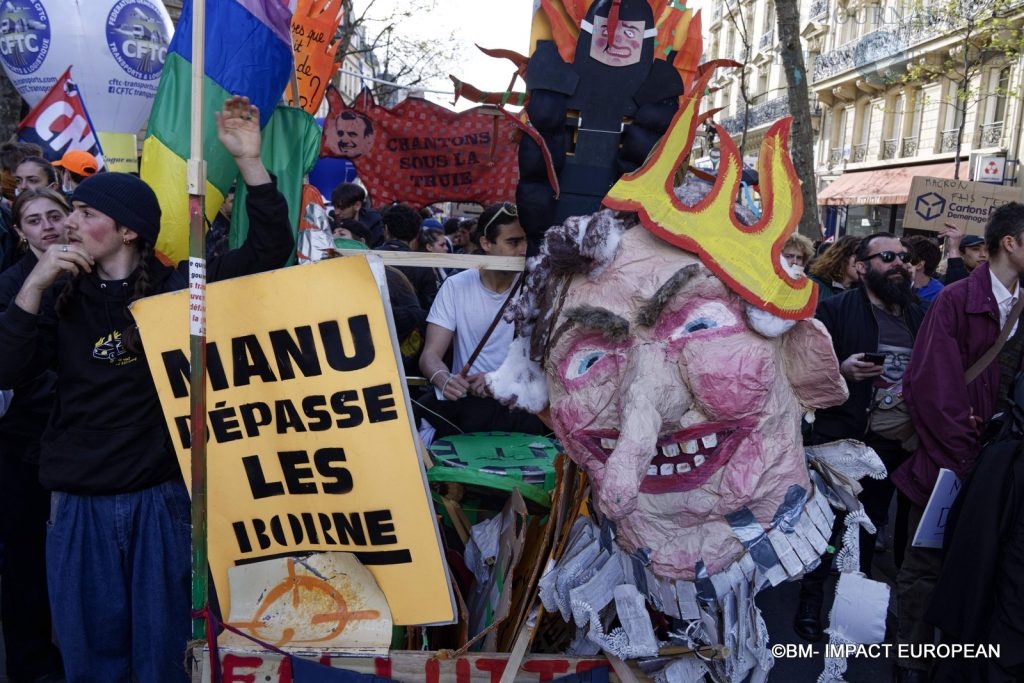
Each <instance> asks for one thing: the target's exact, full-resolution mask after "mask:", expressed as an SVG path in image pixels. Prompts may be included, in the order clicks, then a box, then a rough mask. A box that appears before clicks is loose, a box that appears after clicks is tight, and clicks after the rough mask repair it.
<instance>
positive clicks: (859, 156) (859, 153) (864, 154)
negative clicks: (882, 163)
mask: <svg viewBox="0 0 1024 683" xmlns="http://www.w3.org/2000/svg"><path fill="white" fill-rule="evenodd" d="M867 158H868V145H867V143H866V142H865V143H861V144H859V145H854V146H853V163H855V164H859V163H860V162H862V161H864V160H865V159H867Z"/></svg>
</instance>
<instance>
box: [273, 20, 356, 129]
mask: <svg viewBox="0 0 1024 683" xmlns="http://www.w3.org/2000/svg"><path fill="white" fill-rule="evenodd" d="M343 12H344V7H343V5H342V3H341V2H336V0H299V4H298V7H297V8H296V9H295V14H294V15H293V16H292V50H293V51H294V53H295V80H296V82H297V84H298V89H299V103H298V106H300V107H302V109H303V110H305V111H306V112H308V113H310V114H315V113H316V111H317V109H319V108H320V103H321V102H323V100H324V94H325V93H326V88H327V83H328V82H329V81H330V80H331V76H332V75H333V74H334V71H335V69H337V68H338V66H337V64H335V63H334V58H335V55H337V54H338V49H339V48H340V47H341V41H340V40H337V41H334V43H333V44H332V43H331V41H332V40H334V36H335V34H336V33H337V32H338V26H339V25H340V24H341V17H342V14H343ZM292 95H293V93H292V90H291V88H286V89H285V99H286V100H288V104H290V105H292V106H293V107H294V106H296V105H295V102H294V101H293V98H292Z"/></svg>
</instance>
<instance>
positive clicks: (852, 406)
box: [793, 233, 925, 641]
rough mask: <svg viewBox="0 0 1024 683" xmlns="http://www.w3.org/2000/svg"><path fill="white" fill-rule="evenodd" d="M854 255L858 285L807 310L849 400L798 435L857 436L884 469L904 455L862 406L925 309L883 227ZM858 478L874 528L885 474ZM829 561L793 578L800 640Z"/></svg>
mask: <svg viewBox="0 0 1024 683" xmlns="http://www.w3.org/2000/svg"><path fill="white" fill-rule="evenodd" d="M855 256H856V261H855V264H854V266H855V268H856V269H857V272H858V273H859V275H860V281H861V286H860V287H857V288H856V289H851V290H847V291H845V292H842V293H840V294H837V295H835V296H831V297H829V298H827V299H823V300H822V301H821V302H820V303H819V304H818V309H817V311H816V312H815V315H814V317H816V318H817V319H818V320H820V321H821V322H822V323H823V324H824V325H825V327H826V328H827V329H828V332H829V334H830V335H832V347H833V349H834V350H835V352H836V358H838V359H840V360H841V361H842V363H841V365H840V372H842V374H843V377H845V378H846V382H847V385H848V386H849V389H850V398H849V399H847V401H846V402H845V403H843V404H842V405H839V406H835V407H832V408H826V409H824V410H819V411H817V414H816V415H815V419H814V424H813V426H812V432H811V434H810V435H808V436H807V438H806V441H807V444H808V445H815V444H821V443H827V442H829V441H837V440H839V439H857V440H860V441H863V442H864V443H866V444H867V445H868V446H871V447H872V448H873V449H875V451H876V452H877V453H878V455H879V457H880V458H881V459H882V462H884V463H885V466H886V468H887V469H888V471H889V472H892V471H893V469H894V468H895V467H897V466H899V465H900V464H901V463H902V462H903V461H904V460H906V459H907V457H909V455H910V453H909V452H908V451H906V450H904V448H903V446H902V445H901V444H900V442H899V441H895V440H892V439H887V438H885V437H882V436H880V435H878V434H875V433H874V432H872V431H870V430H869V429H868V412H869V408H870V406H871V405H872V400H873V399H874V396H875V392H876V390H878V389H884V388H887V387H892V386H894V385H897V384H899V383H900V382H901V381H902V379H903V371H904V369H905V367H906V364H907V361H908V359H909V358H910V350H911V348H913V346H914V340H915V338H916V337H917V332H918V329H919V328H920V327H921V322H922V320H923V319H924V313H925V311H924V308H923V307H922V305H921V304H920V302H919V301H918V299H917V296H916V295H915V294H914V292H913V289H912V286H913V276H912V273H911V270H910V251H909V250H908V249H907V247H906V245H905V244H904V243H903V242H902V241H901V240H900V239H898V238H896V237H895V236H894V235H891V234H889V233H875V234H873V235H868V236H867V237H865V238H863V239H862V240H861V243H860V245H859V247H858V248H857V251H856V253H855ZM861 484H862V485H863V487H864V492H863V493H862V494H861V496H860V499H861V502H862V503H863V504H864V511H865V512H866V513H867V515H868V517H870V519H871V521H872V522H873V523H874V525H875V527H876V528H878V527H881V526H882V525H884V524H885V523H886V521H887V517H888V513H889V502H890V501H891V500H892V495H893V492H894V488H893V484H892V482H891V481H889V479H888V478H886V479H882V480H875V479H864V480H862V481H861ZM838 524H839V523H838V522H837V525H838ZM897 526H898V525H897ZM840 528H841V526H840ZM860 536H861V538H860V561H861V570H862V571H863V572H864V573H865V574H867V575H869V576H870V574H871V563H872V561H873V559H874V549H875V536H876V535H875V534H868V533H867V532H865V531H864V530H861V534H860ZM901 536H902V532H900V534H898V535H897V537H896V543H897V544H899V542H900V541H901ZM897 547H898V546H897ZM831 560H832V557H831V556H830V555H827V556H826V557H825V558H823V560H822V564H821V566H820V567H819V568H818V569H816V570H814V571H813V572H811V573H810V574H808V575H807V576H805V577H804V579H803V580H802V581H801V584H800V604H799V606H798V608H797V614H796V618H795V620H794V622H793V628H794V630H795V631H796V633H797V635H799V636H800V637H802V638H805V639H806V640H811V641H815V640H820V639H821V637H822V625H821V605H822V601H823V599H824V581H825V578H826V577H827V575H828V572H829V569H830V566H831Z"/></svg>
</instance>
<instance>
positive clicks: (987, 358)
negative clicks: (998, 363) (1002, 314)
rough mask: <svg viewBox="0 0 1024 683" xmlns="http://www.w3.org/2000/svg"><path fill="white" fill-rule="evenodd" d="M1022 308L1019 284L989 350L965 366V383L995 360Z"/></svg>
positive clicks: (968, 382) (972, 379)
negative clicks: (1015, 300)
mask: <svg viewBox="0 0 1024 683" xmlns="http://www.w3.org/2000/svg"><path fill="white" fill-rule="evenodd" d="M1022 309H1024V292H1021V291H1020V285H1018V287H1017V303H1015V304H1014V305H1013V308H1012V309H1010V313H1009V315H1007V316H1006V324H1005V325H1003V329H1001V330H999V336H998V337H996V341H995V343H994V344H992V346H991V347H990V348H989V350H988V351H986V352H985V354H984V355H983V356H982V357H981V358H979V359H978V360H976V361H974V365H972V366H971V367H969V368H967V372H965V373H964V384H965V385H967V384H970V383H971V382H973V381H974V380H975V379H977V377H978V375H980V374H981V373H982V372H984V371H985V368H987V367H988V366H989V365H990V364H991V363H992V361H993V360H995V358H996V356H998V355H999V352H1000V351H1001V350H1002V348H1003V344H1005V343H1006V340H1007V339H1009V338H1010V332H1012V331H1013V326H1014V325H1016V324H1017V319H1018V318H1020V312H1021V310H1022Z"/></svg>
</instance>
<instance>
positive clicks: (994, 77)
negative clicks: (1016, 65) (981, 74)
mask: <svg viewBox="0 0 1024 683" xmlns="http://www.w3.org/2000/svg"><path fill="white" fill-rule="evenodd" d="M1009 89H1010V67H1008V66H1006V67H1003V68H1002V69H992V70H991V71H990V72H989V96H988V103H987V104H988V106H987V107H986V111H985V123H1002V122H1003V121H1004V120H1005V119H1006V98H1007V95H1008V92H1009Z"/></svg>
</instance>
